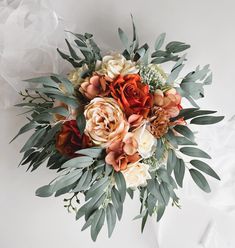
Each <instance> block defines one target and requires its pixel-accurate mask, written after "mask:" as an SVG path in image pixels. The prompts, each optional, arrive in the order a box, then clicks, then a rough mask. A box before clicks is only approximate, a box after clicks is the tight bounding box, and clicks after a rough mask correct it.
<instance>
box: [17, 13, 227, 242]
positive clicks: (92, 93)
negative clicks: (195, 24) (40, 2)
mask: <svg viewBox="0 0 235 248" xmlns="http://www.w3.org/2000/svg"><path fill="white" fill-rule="evenodd" d="M132 24H133V39H132V40H131V41H130V39H129V38H128V37H127V35H126V34H125V33H124V32H123V30H122V29H120V28H119V29H118V34H119V37H120V40H121V42H122V43H123V45H124V47H125V50H124V51H123V52H122V54H120V53H110V54H108V55H101V50H100V48H99V47H98V46H97V44H96V43H95V41H94V39H93V35H91V34H88V33H85V34H84V35H81V34H75V33H72V35H73V37H75V40H74V43H73V44H70V42H69V41H68V40H67V39H66V43H67V46H68V50H69V54H66V53H64V52H62V51H60V50H59V49H58V52H59V54H60V55H61V57H62V58H63V59H65V60H67V61H68V62H69V63H71V64H72V66H73V67H74V69H73V70H72V71H71V72H70V73H68V75H67V76H62V75H57V74H51V75H48V76H43V77H40V78H33V79H29V80H26V81H27V82H29V83H30V84H31V85H35V86H36V87H34V88H30V89H26V90H25V92H21V93H20V94H21V95H22V96H23V100H24V102H23V103H20V104H18V105H17V106H19V107H24V108H26V109H27V112H26V113H27V115H28V117H27V119H28V123H27V124H26V125H24V126H23V127H22V128H21V129H20V131H19V133H18V134H17V135H16V137H18V136H19V135H21V134H23V133H25V132H27V131H30V130H33V134H32V135H31V136H30V138H29V139H28V140H27V142H26V143H25V145H24V146H23V147H22V149H21V152H22V153H24V155H23V158H22V160H21V162H20V164H21V165H26V164H28V169H27V170H31V171H34V170H36V169H37V168H38V167H39V166H40V165H42V164H43V163H44V162H46V166H47V167H48V168H49V169H54V170H56V172H57V173H58V176H57V177H56V178H55V179H54V180H53V181H52V182H50V183H49V184H47V185H45V186H43V187H40V188H39V189H38V190H37V191H36V195H37V196H40V197H49V196H52V195H55V196H56V197H57V196H60V195H63V194H69V198H66V199H64V202H65V207H66V208H67V209H68V210H69V211H70V210H74V211H75V212H76V219H80V218H81V217H84V219H85V224H84V226H83V228H82V230H84V229H86V228H88V227H90V230H91V237H92V239H93V240H94V241H95V240H96V238H97V235H98V234H99V232H100V230H101V228H102V226H103V225H104V222H105V220H106V221H107V226H108V235H109V237H110V236H111V234H112V232H113V230H114V227H115V224H116V221H117V219H119V220H120V219H121V217H122V212H123V203H124V200H125V197H126V193H128V194H129V196H130V197H131V198H133V196H134V193H136V194H137V192H138V196H139V199H140V212H139V215H138V216H136V217H135V219H138V218H141V219H142V225H141V229H142V231H143V229H144V226H145V223H146V220H147V218H148V216H156V219H157V221H159V220H160V219H161V217H162V215H163V214H164V211H165V208H166V206H167V205H168V203H169V202H171V203H172V205H175V206H179V198H178V197H177V195H176V193H175V191H176V189H177V188H178V187H183V179H184V176H185V171H186V170H188V171H189V175H191V177H192V179H193V181H194V182H195V183H196V184H197V185H198V186H199V187H200V188H201V189H202V190H204V191H205V192H210V186H209V184H208V182H207V180H206V178H205V176H204V175H203V174H207V175H209V176H212V177H214V178H216V179H218V180H219V179H220V178H219V176H218V175H217V174H216V172H215V171H214V170H213V169H212V168H211V167H210V166H209V165H208V164H207V163H206V162H205V159H210V156H209V155H208V154H207V153H206V152H204V151H202V150H201V149H199V148H197V144H196V142H195V137H194V132H193V131H191V130H190V128H189V124H192V125H207V124H214V123H217V122H219V121H221V120H222V119H223V116H213V115H212V114H214V113H215V112H216V111H211V110H201V109H200V107H199V106H198V105H197V103H196V102H195V100H197V99H199V98H202V97H204V86H207V85H209V84H211V81H212V74H211V72H210V69H209V66H208V65H206V66H204V67H202V68H201V67H199V66H198V67H197V68H196V69H195V70H193V71H192V72H189V73H188V74H186V75H185V76H181V77H180V78H179V74H180V73H181V70H182V68H183V67H184V63H185V62H186V55H181V53H182V52H183V51H184V50H186V49H188V48H189V47H190V46H189V45H187V44H185V43H183V42H178V41H173V42H170V43H168V44H167V45H166V46H165V49H162V46H163V43H164V40H165V33H163V34H161V35H160V36H159V37H158V38H157V40H156V42H155V49H154V52H153V53H152V54H151V56H149V54H150V49H149V46H148V44H147V43H145V44H144V45H142V46H140V45H139V41H138V36H137V33H136V27H135V24H134V22H133V18H132ZM149 57H151V58H152V60H151V62H149ZM172 61H173V62H174V65H173V67H172V69H171V71H170V72H169V73H167V72H165V70H164V69H163V66H162V64H163V63H166V62H172ZM182 98H185V99H186V100H188V101H189V102H190V103H191V104H192V106H193V107H190V108H184V107H183V104H182ZM16 137H15V138H16ZM15 138H14V139H15ZM14 139H13V140H14ZM184 157H193V159H191V160H189V161H188V162H186V161H185V159H184ZM201 159H202V160H201Z"/></svg>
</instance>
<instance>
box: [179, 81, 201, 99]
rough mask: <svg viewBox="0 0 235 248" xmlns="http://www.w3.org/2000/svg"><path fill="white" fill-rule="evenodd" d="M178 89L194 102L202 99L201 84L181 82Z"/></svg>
mask: <svg viewBox="0 0 235 248" xmlns="http://www.w3.org/2000/svg"><path fill="white" fill-rule="evenodd" d="M180 87H181V89H183V90H184V91H185V92H187V93H188V94H189V95H190V96H192V97H193V98H194V99H195V100H198V99H199V98H202V97H204V88H203V84H202V83H194V82H182V83H181V84H180Z"/></svg>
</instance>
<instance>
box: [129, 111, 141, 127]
mask: <svg viewBox="0 0 235 248" xmlns="http://www.w3.org/2000/svg"><path fill="white" fill-rule="evenodd" d="M143 121H144V118H143V116H142V115H137V114H132V115H130V116H129V117H128V122H129V123H130V126H131V127H133V128H137V127H139V126H141V125H142V124H143Z"/></svg>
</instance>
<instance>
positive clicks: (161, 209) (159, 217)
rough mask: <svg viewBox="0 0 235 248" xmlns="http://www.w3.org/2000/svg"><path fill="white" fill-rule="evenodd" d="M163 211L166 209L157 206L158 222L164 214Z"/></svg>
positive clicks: (162, 206) (163, 206)
mask: <svg viewBox="0 0 235 248" xmlns="http://www.w3.org/2000/svg"><path fill="white" fill-rule="evenodd" d="M165 209H166V207H165V205H158V207H157V221H159V220H160V219H161V218H162V216H163V214H164V212H165Z"/></svg>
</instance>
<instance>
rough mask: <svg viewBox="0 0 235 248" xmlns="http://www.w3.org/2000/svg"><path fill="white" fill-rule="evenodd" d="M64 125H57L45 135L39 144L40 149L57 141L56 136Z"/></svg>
mask: <svg viewBox="0 0 235 248" xmlns="http://www.w3.org/2000/svg"><path fill="white" fill-rule="evenodd" d="M61 126H62V123H60V122H59V123H56V124H55V125H54V126H53V127H51V129H50V130H49V131H48V132H47V133H46V134H45V136H44V139H43V140H42V143H41V144H39V145H38V146H39V147H43V146H45V145H46V144H47V143H49V142H51V141H52V140H54V139H55V135H56V134H57V132H58V131H59V130H60V129H61Z"/></svg>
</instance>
